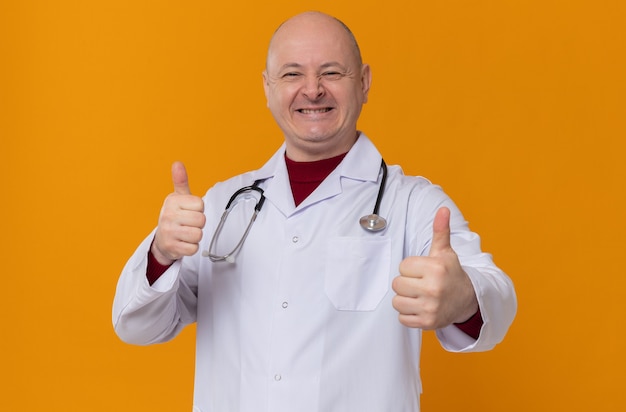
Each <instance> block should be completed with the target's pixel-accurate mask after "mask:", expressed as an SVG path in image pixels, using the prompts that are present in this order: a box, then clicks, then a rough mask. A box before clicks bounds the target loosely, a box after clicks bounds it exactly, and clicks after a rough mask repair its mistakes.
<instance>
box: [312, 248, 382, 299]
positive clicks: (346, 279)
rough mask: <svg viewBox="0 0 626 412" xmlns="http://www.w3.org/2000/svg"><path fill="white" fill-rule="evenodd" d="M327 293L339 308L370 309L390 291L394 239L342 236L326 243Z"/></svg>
mask: <svg viewBox="0 0 626 412" xmlns="http://www.w3.org/2000/svg"><path fill="white" fill-rule="evenodd" d="M326 252H327V256H328V260H327V262H326V273H325V284H324V288H325V290H326V295H327V296H328V298H329V299H330V301H331V302H332V303H333V305H334V306H335V308H336V309H338V310H351V311H371V310H374V309H376V307H377V306H378V304H379V303H380V301H381V300H382V299H383V297H384V296H385V294H386V293H387V291H388V290H389V276H390V264H391V240H390V239H389V238H387V237H371V238H360V237H358V238H357V237H343V238H336V239H332V240H331V241H329V242H328V245H327V251H326Z"/></svg>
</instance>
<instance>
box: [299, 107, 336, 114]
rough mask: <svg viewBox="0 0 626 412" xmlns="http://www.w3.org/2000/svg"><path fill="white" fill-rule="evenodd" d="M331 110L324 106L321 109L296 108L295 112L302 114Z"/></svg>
mask: <svg viewBox="0 0 626 412" xmlns="http://www.w3.org/2000/svg"><path fill="white" fill-rule="evenodd" d="M331 110H332V108H330V107H324V108H322V109H298V110H297V112H300V113H302V114H320V113H327V112H330V111H331Z"/></svg>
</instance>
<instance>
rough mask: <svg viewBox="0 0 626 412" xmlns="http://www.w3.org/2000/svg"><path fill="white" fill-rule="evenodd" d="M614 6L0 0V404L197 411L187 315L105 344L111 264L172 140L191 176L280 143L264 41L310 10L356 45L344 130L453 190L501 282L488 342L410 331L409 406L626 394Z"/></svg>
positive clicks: (556, 402)
mask: <svg viewBox="0 0 626 412" xmlns="http://www.w3.org/2000/svg"><path fill="white" fill-rule="evenodd" d="M624 4H625V3H624V2H623V1H621V0H614V1H609V0H605V1H602V0H595V1H591V0H590V1H574V0H570V1H566V0H562V1H557V0H526V1H513V0H511V1H506V0H504V1H503V0H482V1H481V0H478V1H462V0H454V1H452V0H451V1H409V0H406V1H394V0H387V1H374V0H371V1H367V0H361V1H344V2H338V1H334V0H333V1H327V0H318V1H315V2H313V1H300V2H294V1H285V0H280V1H272V2H257V1H247V2H246V1H242V2H227V1H221V2H210V1H197V0H196V1H182V2H174V1H162V0H161V1H148V0H137V1H121V0H107V1H104V0H97V1H96V0H93V1H82V0H75V1H70V0H58V1H50V2H46V1H20V0H14V1H11V0H4V1H1V2H0V59H1V60H0V139H1V146H0V147H1V149H0V150H1V151H0V156H1V162H0V176H1V178H2V201H1V204H0V233H1V236H0V251H2V260H3V271H2V273H3V276H2V281H1V285H2V288H1V290H2V297H1V298H0V313H1V314H2V317H3V324H4V327H3V328H2V332H0V333H1V339H0V356H1V357H2V367H1V370H2V372H1V374H2V377H3V380H2V383H1V385H0V393H1V396H0V410H2V411H36V410H46V411H190V410H191V400H192V383H193V367H194V328H193V327H191V328H188V329H187V330H185V331H184V332H183V333H182V335H181V336H179V337H178V338H177V339H176V340H174V341H173V342H170V343H167V344H164V345H155V346H151V347H134V346H129V345H126V344H124V343H122V342H121V341H119V340H118V339H117V338H116V336H115V335H114V333H113V329H112V326H111V303H112V298H113V294H114V289H115V284H116V281H117V277H118V274H119V272H120V270H121V268H122V266H123V264H124V263H125V261H126V259H127V258H128V257H129V255H130V254H131V252H132V251H133V250H134V248H135V246H137V244H138V243H139V241H140V240H141V239H142V238H143V237H144V236H145V235H146V234H147V233H148V232H149V230H150V229H151V228H152V227H153V226H154V225H155V223H156V220H157V216H158V212H159V208H160V205H161V202H162V199H163V197H164V196H165V195H166V194H167V193H168V192H169V191H170V190H171V183H170V174H169V173H170V165H171V163H172V161H174V160H183V161H184V162H185V163H186V165H187V167H188V171H189V174H190V176H191V186H192V190H193V191H195V192H196V193H197V194H202V193H204V191H205V190H206V188H208V187H209V186H210V185H212V184H213V183H214V182H216V181H218V180H222V179H225V178H227V177H229V176H231V175H233V174H236V173H239V172H242V171H245V170H248V169H252V168H256V167H258V166H260V165H261V164H262V163H263V162H264V161H265V160H266V159H267V158H268V157H269V155H270V154H271V153H273V152H274V150H275V149H276V148H277V146H278V145H279V144H280V142H281V140H282V138H281V135H280V132H279V130H278V128H277V127H276V125H275V124H274V123H273V120H272V118H271V116H270V114H269V112H268V110H267V109H266V107H265V98H264V96H263V90H262V83H261V71H262V69H263V65H264V57H265V49H266V46H267V42H268V40H269V38H270V36H271V34H272V32H273V30H274V29H275V27H276V26H277V25H278V24H279V23H280V22H282V21H283V20H284V19H286V18H287V17H289V16H291V15H293V14H295V13H297V12H300V11H304V10H308V9H318V10H323V11H326V12H328V13H330V14H334V15H336V16H338V17H340V18H341V19H342V20H344V21H345V22H346V23H347V24H348V25H349V26H350V27H351V28H352V29H353V31H354V33H355V34H356V36H357V38H358V39H359V41H360V44H361V48H362V50H363V55H364V59H365V60H366V61H367V62H369V63H370V64H371V65H372V68H373V73H374V82H373V89H372V92H371V95H370V102H369V103H368V104H367V105H366V107H365V110H364V113H363V115H362V120H361V123H360V128H361V129H362V130H364V131H366V133H367V134H368V135H369V136H370V137H371V138H372V139H373V140H374V141H375V142H376V143H377V145H378V146H379V148H380V150H381V152H382V153H383V155H384V156H385V159H386V160H387V161H388V163H391V164H402V165H403V166H404V168H405V170H406V172H407V173H410V174H420V175H424V176H427V177H428V178H430V179H431V180H432V181H433V182H435V183H438V184H441V185H442V186H443V187H444V188H445V189H446V191H447V192H448V193H449V194H450V195H451V196H452V197H453V198H454V199H455V200H456V202H457V203H458V204H459V206H460V207H461V209H462V210H463V211H464V213H465V215H466V217H467V219H468V220H469V221H470V225H471V227H472V228H473V229H474V230H475V231H477V232H479V233H480V234H481V235H482V238H483V244H484V248H485V249H486V250H487V251H489V252H492V253H493V254H494V256H495V259H496V262H497V263H498V264H499V265H500V266H501V267H503V268H504V269H505V270H506V271H507V272H508V273H509V274H510V276H511V277H512V278H513V279H514V281H515V284H516V287H517V292H518V295H519V312H518V316H517V318H516V320H515V322H514V324H513V326H512V328H511V330H510V333H509V334H508V336H507V337H506V339H505V341H504V342H503V343H502V344H501V345H499V346H498V347H497V348H496V350H495V351H492V352H487V353H480V354H469V355H466V354H463V355H459V354H450V353H446V352H444V351H443V350H442V349H441V348H440V347H439V346H438V344H437V342H436V341H435V339H434V337H433V334H432V333H428V334H427V335H426V337H425V343H424V348H423V352H422V359H423V380H424V390H425V393H424V395H423V397H422V403H423V410H424V411H458V410H464V411H528V410H533V411H557V410H567V411H591V410H595V411H623V410H625V409H626V396H625V392H626V391H625V390H624V370H626V355H624V352H625V351H624V350H625V349H626V348H625V345H624V342H625V340H626V339H625V338H626V332H625V331H624V330H625V327H624V320H625V318H626V303H625V302H626V299H625V298H624V290H625V288H626V274H625V273H624V263H623V259H624V256H625V250H626V241H625V240H624V234H625V233H626V219H625V216H624V210H625V206H626V205H625V200H626V199H625V198H626V196H625V193H626V190H625V189H624V182H625V181H626V167H625V166H624V155H625V149H626V144H625V143H624V137H625V136H626V120H625V114H626V110H625V109H626V104H625V100H624V99H625V96H626V81H625V74H626V58H625V56H626V29H625V26H626V23H625V22H626V7H625V6H624Z"/></svg>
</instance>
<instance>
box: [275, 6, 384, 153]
mask: <svg viewBox="0 0 626 412" xmlns="http://www.w3.org/2000/svg"><path fill="white" fill-rule="evenodd" d="M339 39H341V41H338V40H339ZM263 80H264V86H265V95H266V97H267V102H268V104H267V105H268V107H269V109H270V111H271V112H272V115H273V116H274V119H275V120H276V122H277V123H278V125H279V126H280V128H281V130H282V131H283V135H284V136H285V142H286V144H287V156H288V157H289V158H291V159H292V160H295V161H313V160H320V159H326V158H329V157H333V156H337V155H340V154H342V153H346V152H348V150H350V148H351V147H352V145H353V144H354V142H355V141H356V139H357V132H356V130H357V128H356V123H357V119H358V118H359V115H360V113H361V107H362V106H363V104H364V103H366V102H367V94H368V92H369V88H370V83H371V81H372V78H371V72H370V68H369V66H368V65H366V64H363V63H362V61H361V55H360V52H359V49H358V46H357V45H356V41H354V38H353V36H352V34H351V33H350V32H349V31H348V30H347V28H346V27H345V26H344V25H343V24H341V23H340V22H338V21H337V20H336V19H333V18H329V17H328V16H325V15H322V14H317V13H306V14H303V15H300V16H297V17H294V18H293V19H291V20H289V21H287V22H285V23H284V24H283V25H282V26H281V27H280V28H279V29H278V30H277V32H276V33H275V34H274V38H273V39H272V41H271V43H270V47H269V51H268V55H267V67H266V70H265V72H264V73H263Z"/></svg>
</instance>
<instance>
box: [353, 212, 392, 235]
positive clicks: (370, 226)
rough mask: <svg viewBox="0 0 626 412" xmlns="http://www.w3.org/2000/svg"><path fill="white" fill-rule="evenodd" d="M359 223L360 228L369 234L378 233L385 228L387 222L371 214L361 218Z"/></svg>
mask: <svg viewBox="0 0 626 412" xmlns="http://www.w3.org/2000/svg"><path fill="white" fill-rule="evenodd" d="M359 223H360V224H361V227H362V228H363V229H365V230H367V231H369V232H379V231H381V230H383V229H384V228H386V227H387V221H386V220H385V218H384V217H380V216H378V215H377V214H375V213H373V214H371V215H367V216H363V217H362V218H361V219H360V220H359Z"/></svg>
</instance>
